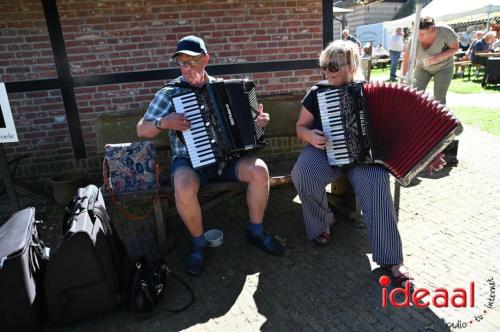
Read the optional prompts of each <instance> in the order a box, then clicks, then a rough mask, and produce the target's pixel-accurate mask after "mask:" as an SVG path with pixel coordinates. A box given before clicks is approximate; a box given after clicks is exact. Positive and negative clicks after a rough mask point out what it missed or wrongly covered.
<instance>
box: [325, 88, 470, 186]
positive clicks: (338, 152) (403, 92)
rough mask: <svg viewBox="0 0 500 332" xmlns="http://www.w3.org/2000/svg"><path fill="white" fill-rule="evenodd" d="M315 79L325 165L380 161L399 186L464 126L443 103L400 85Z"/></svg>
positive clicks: (378, 162)
mask: <svg viewBox="0 0 500 332" xmlns="http://www.w3.org/2000/svg"><path fill="white" fill-rule="evenodd" d="M322 83H324V82H320V83H318V85H317V86H318V91H317V98H318V105H319V110H320V115H321V122H322V126H323V132H324V134H325V136H326V137H327V144H326V152H327V156H328V160H329V163H330V165H350V164H355V163H376V164H382V165H383V166H385V167H386V168H387V170H388V171H389V172H390V173H391V174H392V175H394V177H395V178H396V179H397V180H398V181H399V182H400V183H401V184H402V185H404V186H406V185H408V184H409V183H410V182H411V179H412V178H413V177H414V176H415V175H417V174H418V173H419V172H420V171H421V170H422V169H423V168H425V166H426V165H427V164H428V163H429V162H430V161H431V160H432V158H434V156H435V155H436V154H437V153H439V152H440V151H442V150H443V149H444V148H445V147H446V146H447V145H448V144H449V143H450V142H451V141H452V140H453V138H454V137H455V136H456V135H459V134H460V133H461V132H462V130H463V127H462V125H461V124H460V122H459V121H458V120H457V119H456V118H455V117H454V116H453V114H452V113H451V112H450V111H449V110H448V109H447V108H446V106H444V105H442V104H440V103H438V102H437V101H436V100H434V99H433V98H431V97H429V96H427V95H426V94H424V93H423V92H422V91H419V92H417V91H416V89H411V88H409V87H406V86H402V85H393V84H384V83H374V82H370V83H352V84H349V85H345V86H342V87H333V86H328V85H325V84H322Z"/></svg>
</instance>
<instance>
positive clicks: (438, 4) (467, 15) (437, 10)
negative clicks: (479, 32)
mask: <svg viewBox="0 0 500 332" xmlns="http://www.w3.org/2000/svg"><path fill="white" fill-rule="evenodd" d="M498 15H500V0H434V1H432V2H431V3H430V4H429V5H427V6H426V7H425V8H423V9H422V11H421V14H420V16H421V17H424V16H431V17H433V18H434V20H435V21H436V22H437V23H447V24H451V23H454V22H457V21H458V20H461V21H464V20H467V21H469V20H470V21H472V20H477V19H484V18H488V17H494V16H498ZM414 19H415V15H410V16H407V17H405V18H402V19H399V20H394V21H385V22H381V23H375V24H368V25H363V26H360V27H358V28H357V29H356V35H357V36H358V38H359V39H360V41H361V43H362V44H364V43H365V42H372V43H374V44H378V43H381V44H382V45H383V46H384V47H387V38H388V37H389V35H391V34H392V33H393V32H394V29H395V28H396V27H398V26H402V27H409V26H411V24H412V22H413V21H414Z"/></svg>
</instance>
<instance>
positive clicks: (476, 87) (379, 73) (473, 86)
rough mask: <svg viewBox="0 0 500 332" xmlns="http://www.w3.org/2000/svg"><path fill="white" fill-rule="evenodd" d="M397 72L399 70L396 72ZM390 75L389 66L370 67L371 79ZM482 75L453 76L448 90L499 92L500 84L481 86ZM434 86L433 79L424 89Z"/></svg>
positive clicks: (379, 78)
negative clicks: (466, 77) (469, 77)
mask: <svg viewBox="0 0 500 332" xmlns="http://www.w3.org/2000/svg"><path fill="white" fill-rule="evenodd" d="M398 74H399V72H398ZM389 76H390V67H387V68H376V69H372V71H371V74H370V79H371V80H384V81H385V80H388V79H389ZM481 81H482V75H480V77H479V78H475V75H474V74H472V75H471V79H470V80H467V79H466V80H464V79H463V78H461V77H457V78H454V79H453V80H452V81H451V84H450V87H449V89H448V91H449V92H454V93H460V94H471V93H496V92H500V85H491V84H490V85H489V86H487V87H484V88H483V87H482V86H481ZM433 88H434V81H433V80H431V81H430V82H429V85H428V86H427V89H426V91H432V89H433Z"/></svg>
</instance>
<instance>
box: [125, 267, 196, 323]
mask: <svg viewBox="0 0 500 332" xmlns="http://www.w3.org/2000/svg"><path fill="white" fill-rule="evenodd" d="M168 277H172V278H173V279H176V280H177V281H179V282H180V283H181V284H182V285H184V287H185V288H186V289H187V290H188V292H189V293H190V295H191V299H190V300H189V303H187V304H186V305H184V306H182V307H181V308H178V309H167V310H168V311H170V312H180V311H183V310H186V309H187V308H189V307H190V306H191V305H192V304H193V301H194V293H193V290H192V289H191V287H189V285H188V284H187V283H186V282H185V281H184V280H182V279H181V278H180V277H178V276H176V275H175V274H173V273H172V271H170V269H169V268H168V266H167V265H166V264H165V261H164V260H163V259H161V260H159V261H156V262H154V263H150V262H148V261H147V260H146V258H145V257H141V258H140V259H138V260H137V261H136V263H135V267H134V270H133V272H132V283H131V287H130V294H129V299H128V302H129V309H130V311H132V312H142V313H147V312H151V311H153V309H154V308H155V307H156V306H157V305H158V303H159V302H160V299H161V298H162V297H163V295H164V294H165V292H166V289H167V285H169V280H168Z"/></svg>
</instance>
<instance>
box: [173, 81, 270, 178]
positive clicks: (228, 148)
mask: <svg viewBox="0 0 500 332" xmlns="http://www.w3.org/2000/svg"><path fill="white" fill-rule="evenodd" d="M172 101H173V104H174V108H175V111H176V112H177V113H184V114H185V116H186V117H187V119H188V120H189V122H190V123H191V128H190V129H189V130H185V131H183V132H182V136H183V139H184V142H185V144H186V147H187V150H188V153H189V158H190V159H191V163H192V165H193V168H195V169H199V168H203V167H206V166H210V165H212V164H216V163H219V162H224V161H227V160H229V159H231V158H234V157H236V156H239V155H240V154H241V153H242V152H245V151H252V150H257V149H260V148H262V147H265V146H266V144H267V143H266V139H265V137H264V129H263V128H261V127H260V126H259V125H257V123H256V118H257V116H258V115H259V110H258V105H259V104H258V102H257V95H256V92H255V84H254V82H252V81H249V80H215V81H213V82H209V83H207V84H206V85H205V87H204V88H203V89H198V90H193V91H189V92H185V93H182V94H179V95H176V96H174V97H172Z"/></svg>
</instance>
